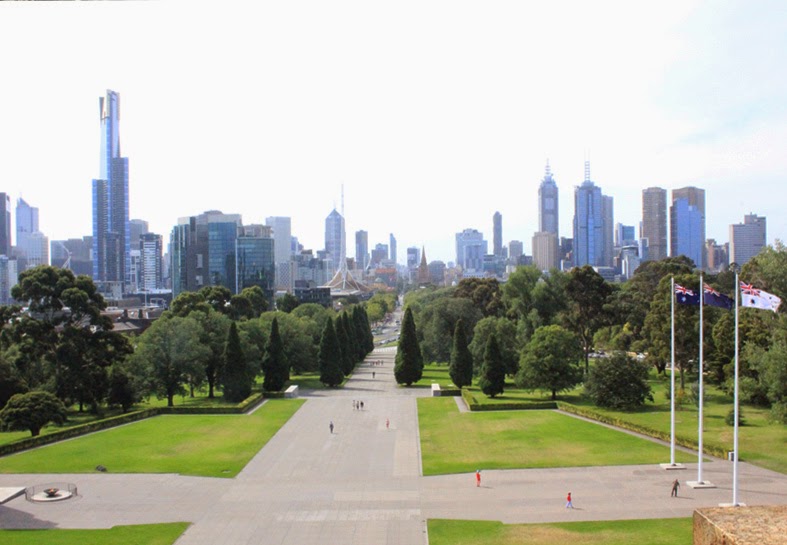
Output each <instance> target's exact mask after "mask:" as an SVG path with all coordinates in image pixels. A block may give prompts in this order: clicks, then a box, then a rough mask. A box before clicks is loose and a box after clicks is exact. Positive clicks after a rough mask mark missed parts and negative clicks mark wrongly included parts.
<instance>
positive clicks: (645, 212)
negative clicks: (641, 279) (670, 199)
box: [640, 187, 667, 261]
mask: <svg viewBox="0 0 787 545" xmlns="http://www.w3.org/2000/svg"><path fill="white" fill-rule="evenodd" d="M640 238H644V239H647V240H648V255H647V257H646V258H645V259H647V260H653V261H659V260H661V259H664V258H665V257H667V190H666V189H662V188H660V187H649V188H647V189H643V190H642V232H641V233H640Z"/></svg>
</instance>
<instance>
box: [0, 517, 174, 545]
mask: <svg viewBox="0 0 787 545" xmlns="http://www.w3.org/2000/svg"><path fill="white" fill-rule="evenodd" d="M188 526H189V523H187V522H169V523H166V524H139V525H134V526H114V527H112V528H110V529H108V530H107V529H102V530H0V543H3V545H41V544H42V543H46V545H171V544H172V543H175V540H176V539H178V537H180V535H181V534H182V533H183V532H185V531H186V528H188Z"/></svg>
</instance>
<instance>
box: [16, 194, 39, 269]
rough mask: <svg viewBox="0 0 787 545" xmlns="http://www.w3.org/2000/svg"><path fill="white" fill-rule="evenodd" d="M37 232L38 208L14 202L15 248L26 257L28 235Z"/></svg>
mask: <svg viewBox="0 0 787 545" xmlns="http://www.w3.org/2000/svg"><path fill="white" fill-rule="evenodd" d="M36 231H38V208H36V207H34V206H30V205H29V204H27V203H26V202H25V200H24V199H21V198H20V199H17V200H16V247H17V248H18V249H20V250H22V252H24V254H25V255H27V247H28V241H29V239H30V235H31V234H33V233H35V232H36Z"/></svg>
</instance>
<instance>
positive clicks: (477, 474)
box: [475, 469, 481, 486]
mask: <svg viewBox="0 0 787 545" xmlns="http://www.w3.org/2000/svg"><path fill="white" fill-rule="evenodd" d="M475 485H476V486H481V470H480V469H476V470H475Z"/></svg>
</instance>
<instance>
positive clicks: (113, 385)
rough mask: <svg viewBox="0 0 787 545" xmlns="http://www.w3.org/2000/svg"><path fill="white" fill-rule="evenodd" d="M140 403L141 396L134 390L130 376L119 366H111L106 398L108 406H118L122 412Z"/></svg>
mask: <svg viewBox="0 0 787 545" xmlns="http://www.w3.org/2000/svg"><path fill="white" fill-rule="evenodd" d="M139 401H141V396H140V395H139V394H138V392H137V391H136V390H135V388H134V382H133V380H132V378H131V376H130V375H129V374H128V373H127V372H126V371H125V370H123V369H121V367H120V366H119V365H113V366H112V371H111V372H110V373H109V395H108V396H107V403H109V404H110V405H119V406H120V408H121V409H122V411H123V412H124V413H125V412H128V410H129V409H130V408H131V407H132V406H133V405H134V403H138V402H139Z"/></svg>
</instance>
